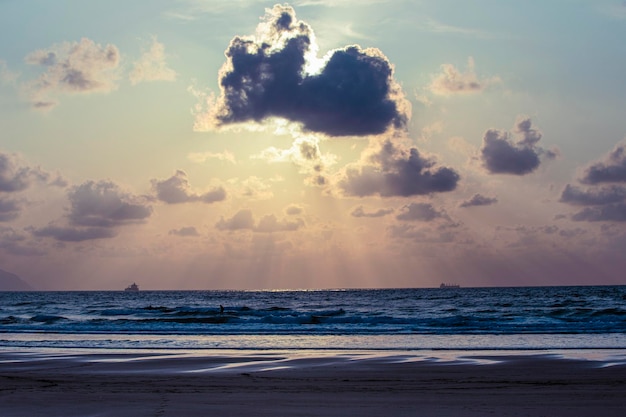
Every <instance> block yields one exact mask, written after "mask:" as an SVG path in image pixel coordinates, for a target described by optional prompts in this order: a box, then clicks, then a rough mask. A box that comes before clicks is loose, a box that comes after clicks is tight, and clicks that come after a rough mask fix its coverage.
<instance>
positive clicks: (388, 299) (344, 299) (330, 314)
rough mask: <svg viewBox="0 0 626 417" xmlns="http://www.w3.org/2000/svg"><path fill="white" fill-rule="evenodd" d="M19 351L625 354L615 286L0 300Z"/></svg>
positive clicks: (624, 291)
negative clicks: (561, 351) (611, 351)
mask: <svg viewBox="0 0 626 417" xmlns="http://www.w3.org/2000/svg"><path fill="white" fill-rule="evenodd" d="M220 306H223V310H222V309H221V307H220ZM19 347H21V348H28V347H35V348H89V349H92V348H109V349H260V350H261V349H370V350H377V349H380V350H420V349H454V350H500V349H503V350H504V349H507V350H524V349H534V350H536V349H539V350H542V349H544V350H550V349H626V286H591V287H514V288H445V289H439V288H437V289H376V290H369V289H362V290H354V289H347V290H315V291H310V290H309V291H139V292H124V291H119V292H116V291H90V292H0V348H19Z"/></svg>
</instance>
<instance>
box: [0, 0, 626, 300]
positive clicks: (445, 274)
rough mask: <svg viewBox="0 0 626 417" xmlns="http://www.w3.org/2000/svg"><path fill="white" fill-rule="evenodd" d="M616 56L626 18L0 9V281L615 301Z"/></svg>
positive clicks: (621, 213)
mask: <svg viewBox="0 0 626 417" xmlns="http://www.w3.org/2000/svg"><path fill="white" fill-rule="evenodd" d="M624 39H626V2H623V1H619V0H593V1H592V0H567V1H566V0H549V1H545V0H544V1H535V0H529V1H525V2H518V1H508V0H507V1H501V0H468V1H464V2H458V1H454V0H436V1H435V0H405V1H403V0H393V1H391V0H359V1H356V0H333V1H328V0H294V1H292V2H290V3H282V4H275V3H272V2H266V1H257V0H247V1H246V0H239V1H235V0H224V1H222V0H177V1H165V0H150V1H148V0H137V1H132V2H128V1H119V0H107V1H101V0H93V1H89V2H85V1H80V0H56V1H54V2H52V1H45V0H29V1H20V0H0V268H1V269H3V270H6V271H10V272H12V273H15V274H17V275H19V276H20V277H21V278H22V279H24V280H25V281H27V282H28V283H29V284H30V285H31V286H33V287H35V288H37V289H41V290H116V289H122V288H124V287H125V286H126V285H128V284H129V283H131V282H133V281H136V282H137V283H138V284H139V286H140V288H141V289H146V290H149V289H153V290H162V289H319V288H383V287H395V288H398V287H433V286H438V285H439V284H440V283H441V282H446V283H457V284H460V285H462V286H529V285H592V284H607V285H613V284H621V285H624V284H626V272H625V271H626V250H625V248H626V139H625V138H626V117H625V115H626V114H625V113H624V112H625V109H626V82H624V80H623V79H624V74H626V43H624V42H623V40H624Z"/></svg>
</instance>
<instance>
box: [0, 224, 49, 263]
mask: <svg viewBox="0 0 626 417" xmlns="http://www.w3.org/2000/svg"><path fill="white" fill-rule="evenodd" d="M26 242H27V238H26V236H25V235H24V234H22V233H19V232H16V231H15V230H14V229H13V228H11V227H3V226H0V249H2V250H3V251H5V252H6V253H8V254H9V255H16V256H41V255H44V254H45V252H44V251H43V250H41V249H40V248H38V247H36V246H33V245H32V242H31V244H30V245H29V244H28V243H26ZM25 243H26V244H25Z"/></svg>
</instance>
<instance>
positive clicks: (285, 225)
mask: <svg viewBox="0 0 626 417" xmlns="http://www.w3.org/2000/svg"><path fill="white" fill-rule="evenodd" d="M302 226H304V221H302V219H296V220H293V221H292V220H278V219H277V218H276V216H275V215H273V214H269V215H266V216H263V217H261V219H260V220H259V223H258V224H257V226H256V227H255V228H254V231H255V232H260V233H272V232H293V231H296V230H298V229H299V228H300V227H302Z"/></svg>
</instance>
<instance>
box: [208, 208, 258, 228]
mask: <svg viewBox="0 0 626 417" xmlns="http://www.w3.org/2000/svg"><path fill="white" fill-rule="evenodd" d="M215 227H216V228H218V229H219V230H231V231H233V230H245V229H250V230H251V229H254V216H252V210H249V209H242V210H239V211H238V212H237V213H235V215H234V216H233V217H231V218H230V219H225V218H224V217H222V218H221V219H220V220H219V221H218V222H217V223H216V224H215Z"/></svg>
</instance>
